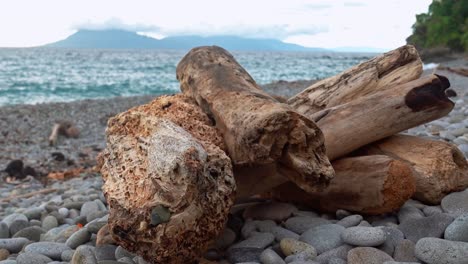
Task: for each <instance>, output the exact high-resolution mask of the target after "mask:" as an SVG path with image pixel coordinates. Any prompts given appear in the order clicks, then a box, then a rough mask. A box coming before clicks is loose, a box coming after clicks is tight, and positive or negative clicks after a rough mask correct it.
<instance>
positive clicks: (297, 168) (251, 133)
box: [177, 46, 334, 191]
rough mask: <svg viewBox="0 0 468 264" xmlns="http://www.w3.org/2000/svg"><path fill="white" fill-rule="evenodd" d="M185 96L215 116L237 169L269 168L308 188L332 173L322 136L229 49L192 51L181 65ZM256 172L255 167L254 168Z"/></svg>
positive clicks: (313, 188) (317, 185) (179, 74)
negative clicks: (260, 83)
mask: <svg viewBox="0 0 468 264" xmlns="http://www.w3.org/2000/svg"><path fill="white" fill-rule="evenodd" d="M177 79H178V80H179V81H180V84H181V89H182V91H183V92H184V94H186V95H188V96H190V97H192V98H194V99H195V101H196V102H197V103H198V105H199V106H200V107H201V108H202V109H203V111H204V112H205V113H207V114H208V115H209V116H210V117H211V118H213V119H214V121H215V125H216V127H217V128H218V129H219V130H220V131H221V133H222V135H223V138H224V142H225V144H226V150H227V153H228V154H229V157H230V158H231V160H232V163H233V165H234V166H235V170H241V171H242V172H243V174H244V175H246V176H245V177H248V178H250V177H255V178H257V179H258V181H261V178H260V177H259V175H257V173H256V171H255V172H254V173H251V174H249V175H247V174H248V172H249V168H254V167H268V168H271V169H272V171H277V173H279V174H282V175H285V176H286V177H288V178H289V179H290V180H291V181H293V182H294V183H295V184H297V185H298V186H300V187H301V188H302V189H304V190H307V191H316V190H319V189H321V188H324V187H325V186H326V185H327V184H328V182H329V180H330V179H331V178H332V177H333V174H334V173H333V169H332V168H331V165H330V163H329V161H328V159H327V157H326V156H325V149H324V145H323V135H322V133H321V131H320V129H319V128H318V127H317V126H316V125H315V124H314V123H313V122H312V121H310V120H309V119H308V118H305V117H304V116H302V115H300V114H298V113H296V112H295V111H293V110H292V109H291V108H289V107H288V106H286V105H285V104H281V103H279V102H278V101H277V100H275V99H274V98H273V97H271V96H270V95H268V94H267V93H265V92H264V91H262V90H261V89H260V88H259V86H258V85H257V84H256V83H255V81H254V80H253V79H252V77H251V76H250V75H249V74H248V73H247V72H246V71H245V70H244V69H243V68H242V66H240V65H239V64H238V63H237V62H236V60H235V59H234V57H233V56H232V55H231V54H229V53H228V52H227V51H226V50H224V49H222V48H220V47H216V46H212V47H200V48H195V49H192V50H191V51H190V52H189V53H188V54H187V55H186V56H185V57H184V58H183V59H182V60H181V62H180V63H179V65H178V66H177ZM254 170H255V169H254Z"/></svg>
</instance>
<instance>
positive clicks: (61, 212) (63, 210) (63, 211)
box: [58, 207, 69, 217]
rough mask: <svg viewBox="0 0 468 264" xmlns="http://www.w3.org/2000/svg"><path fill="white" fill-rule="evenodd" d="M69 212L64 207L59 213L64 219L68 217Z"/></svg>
mask: <svg viewBox="0 0 468 264" xmlns="http://www.w3.org/2000/svg"><path fill="white" fill-rule="evenodd" d="M68 212H69V210H68V208H65V207H62V208H60V209H59V210H58V213H59V214H60V215H61V216H63V217H67V216H68Z"/></svg>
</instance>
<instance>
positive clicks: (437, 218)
mask: <svg viewBox="0 0 468 264" xmlns="http://www.w3.org/2000/svg"><path fill="white" fill-rule="evenodd" d="M452 222H453V217H451V216H449V215H447V214H435V215H432V216H427V217H422V218H413V219H409V220H407V221H406V222H403V223H401V224H400V225H399V226H398V229H400V231H401V232H403V234H404V235H405V237H406V238H407V239H409V240H411V241H413V242H414V243H416V242H417V241H418V240H419V239H421V238H423V237H442V235H443V234H444V231H445V228H447V226H449V225H450V223H452Z"/></svg>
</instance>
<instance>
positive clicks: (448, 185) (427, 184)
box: [356, 135, 468, 204]
mask: <svg viewBox="0 0 468 264" xmlns="http://www.w3.org/2000/svg"><path fill="white" fill-rule="evenodd" d="M356 154H361V155H362V154H364V155H368V154H370V155H373V154H384V155H388V156H391V157H393V158H396V159H400V160H404V161H406V162H408V163H409V164H411V166H412V167H413V168H414V169H415V171H416V173H415V174H414V176H415V180H416V193H415V194H414V198H415V199H417V200H420V201H422V202H425V203H432V204H439V203H440V201H441V200H442V198H443V197H444V196H445V195H447V194H448V193H451V192H456V191H460V190H464V189H466V188H467V187H468V163H467V161H466V159H465V157H464V156H463V154H462V153H461V152H460V150H459V149H458V148H457V146H455V145H454V144H450V143H447V142H445V141H437V140H430V139H425V138H419V137H415V136H408V135H395V136H392V137H389V138H386V139H383V140H381V141H378V142H375V143H374V144H371V145H368V146H365V147H363V148H361V149H359V150H358V151H356Z"/></svg>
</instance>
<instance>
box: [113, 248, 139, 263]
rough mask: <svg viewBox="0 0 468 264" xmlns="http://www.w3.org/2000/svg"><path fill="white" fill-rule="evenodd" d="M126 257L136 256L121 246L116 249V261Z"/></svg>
mask: <svg viewBox="0 0 468 264" xmlns="http://www.w3.org/2000/svg"><path fill="white" fill-rule="evenodd" d="M124 257H129V258H134V257H135V254H133V253H132V252H130V251H128V250H126V249H125V248H123V247H121V246H118V247H117V248H116V249H115V259H117V260H119V259H121V258H124Z"/></svg>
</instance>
